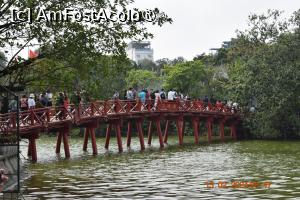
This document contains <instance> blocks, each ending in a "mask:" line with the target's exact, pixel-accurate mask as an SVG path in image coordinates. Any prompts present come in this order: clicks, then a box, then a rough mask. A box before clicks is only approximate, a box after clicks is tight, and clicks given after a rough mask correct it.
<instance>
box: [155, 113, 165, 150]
mask: <svg viewBox="0 0 300 200" xmlns="http://www.w3.org/2000/svg"><path fill="white" fill-rule="evenodd" d="M155 122H156V129H157V135H158V139H159V145H160V148H163V147H164V141H163V136H162V133H161V127H160V119H156V120H155Z"/></svg>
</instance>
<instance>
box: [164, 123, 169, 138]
mask: <svg viewBox="0 0 300 200" xmlns="http://www.w3.org/2000/svg"><path fill="white" fill-rule="evenodd" d="M168 131H169V120H167V121H166V126H165V134H164V143H168Z"/></svg>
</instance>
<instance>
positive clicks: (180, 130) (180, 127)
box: [176, 117, 183, 146]
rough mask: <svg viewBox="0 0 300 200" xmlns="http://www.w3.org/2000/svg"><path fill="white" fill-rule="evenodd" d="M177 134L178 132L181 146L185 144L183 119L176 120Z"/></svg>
mask: <svg viewBox="0 0 300 200" xmlns="http://www.w3.org/2000/svg"><path fill="white" fill-rule="evenodd" d="M176 126H177V132H178V141H179V145H180V146H181V145H182V144H183V118H182V117H180V118H178V119H177V120H176Z"/></svg>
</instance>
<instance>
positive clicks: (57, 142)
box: [55, 132, 62, 153]
mask: <svg viewBox="0 0 300 200" xmlns="http://www.w3.org/2000/svg"><path fill="white" fill-rule="evenodd" d="M61 139H62V134H61V132H58V133H57V140H56V149H55V153H60V146H61Z"/></svg>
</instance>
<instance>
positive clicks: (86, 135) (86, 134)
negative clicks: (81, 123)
mask: <svg viewBox="0 0 300 200" xmlns="http://www.w3.org/2000/svg"><path fill="white" fill-rule="evenodd" d="M89 135H90V129H89V128H85V131H84V139H83V147H82V150H83V151H87V144H88V141H89Z"/></svg>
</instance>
